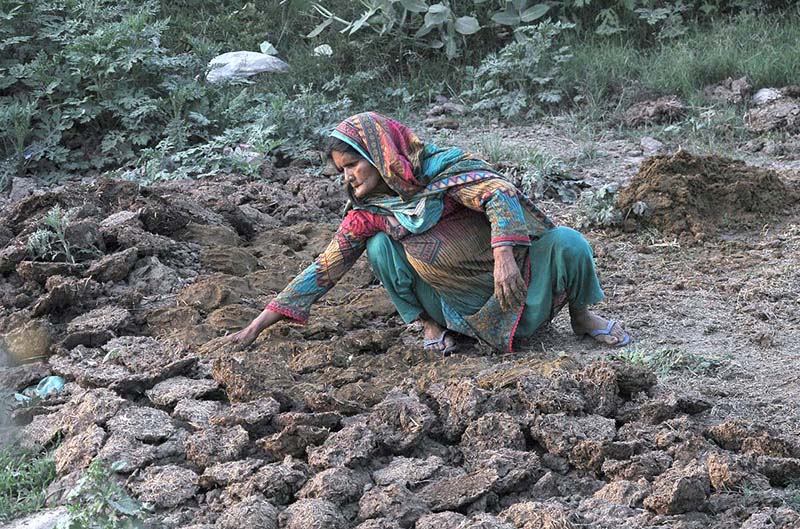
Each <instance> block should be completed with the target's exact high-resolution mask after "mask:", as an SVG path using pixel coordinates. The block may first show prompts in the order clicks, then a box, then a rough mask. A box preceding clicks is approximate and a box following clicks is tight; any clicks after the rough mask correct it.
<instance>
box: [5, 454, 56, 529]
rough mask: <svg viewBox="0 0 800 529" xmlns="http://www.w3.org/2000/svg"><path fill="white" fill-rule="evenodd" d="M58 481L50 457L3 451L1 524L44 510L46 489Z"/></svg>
mask: <svg viewBox="0 0 800 529" xmlns="http://www.w3.org/2000/svg"><path fill="white" fill-rule="evenodd" d="M55 477H56V465H55V463H54V462H53V458H52V457H51V456H50V454H46V453H38V452H26V451H20V450H19V449H16V448H14V447H12V446H4V447H2V448H0V522H7V521H9V520H12V519H14V518H18V517H20V516H24V515H26V514H29V513H32V512H36V511H38V510H39V509H41V508H43V507H44V503H45V498H46V492H47V487H48V485H50V483H51V482H52V481H53V480H54V479H55Z"/></svg>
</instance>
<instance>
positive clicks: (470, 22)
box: [455, 17, 481, 35]
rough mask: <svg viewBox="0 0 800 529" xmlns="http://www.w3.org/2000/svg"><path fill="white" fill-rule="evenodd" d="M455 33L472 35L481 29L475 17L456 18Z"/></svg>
mask: <svg viewBox="0 0 800 529" xmlns="http://www.w3.org/2000/svg"><path fill="white" fill-rule="evenodd" d="M455 28H456V31H458V32H459V33H461V34H462V35H472V34H473V33H477V32H478V30H480V29H481V25H480V24H479V23H478V19H477V18H475V17H458V18H457V19H456V24H455Z"/></svg>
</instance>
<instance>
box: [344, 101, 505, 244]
mask: <svg viewBox="0 0 800 529" xmlns="http://www.w3.org/2000/svg"><path fill="white" fill-rule="evenodd" d="M331 136H333V137H335V138H337V139H340V140H342V141H344V142H346V143H347V144H348V145H350V146H352V147H353V148H354V149H355V150H356V151H357V152H359V153H360V154H361V155H362V156H364V158H365V159H366V160H367V161H369V162H370V163H371V164H372V165H373V166H374V167H375V168H376V169H377V170H378V173H379V174H380V175H381V177H382V178H383V180H384V181H385V182H386V185H388V186H389V188H390V189H391V190H392V191H394V192H395V193H397V196H375V197H367V198H366V199H364V200H359V199H357V198H356V197H355V196H353V194H352V192H351V190H350V189H349V188H348V193H349V194H350V203H349V204H348V208H349V207H352V208H353V209H364V210H367V211H370V212H372V213H377V214H379V215H393V216H394V217H395V218H396V219H397V220H398V222H399V223H400V224H401V225H402V226H403V227H404V228H406V229H407V230H408V231H410V232H411V233H423V232H425V231H427V230H428V229H430V228H431V227H432V226H433V225H435V224H436V223H437V222H439V219H440V218H441V216H442V211H443V209H444V204H443V200H442V199H443V196H444V193H445V192H446V191H447V190H448V189H449V188H451V187H455V186H460V185H463V184H467V183H471V182H477V181H480V180H484V179H487V178H503V176H502V175H500V174H498V173H496V172H495V171H494V170H493V169H492V168H491V167H490V166H489V164H487V163H486V162H484V161H483V160H481V159H478V158H475V157H473V156H472V155H471V154H467V153H464V152H463V151H462V150H461V149H458V148H450V149H440V148H438V147H436V146H435V145H433V144H424V143H423V142H422V141H421V140H420V139H419V138H418V137H417V136H416V135H415V134H414V133H413V132H411V130H409V129H408V127H406V126H405V125H403V124H401V123H398V122H397V121H394V120H392V119H389V118H387V117H386V116H383V115H381V114H378V113H376V112H363V113H361V114H356V115H355V116H352V117H350V118H348V119H346V120H344V121H343V122H341V123H340V124H339V125H338V126H337V127H336V129H335V130H334V131H333V132H332V133H331Z"/></svg>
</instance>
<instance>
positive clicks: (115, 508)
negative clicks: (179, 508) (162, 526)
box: [57, 459, 150, 529]
mask: <svg viewBox="0 0 800 529" xmlns="http://www.w3.org/2000/svg"><path fill="white" fill-rule="evenodd" d="M122 465H124V463H122V462H118V463H114V464H113V465H112V466H111V467H110V468H109V467H107V466H105V465H104V464H103V463H101V462H100V461H99V460H97V459H95V460H94V461H92V463H91V464H90V465H89V467H88V468H87V469H86V472H85V473H84V475H83V477H81V478H80V479H79V480H78V482H77V483H76V485H75V487H74V488H73V489H72V490H71V491H70V492H69V493H68V494H67V512H68V513H69V517H68V518H67V519H65V520H63V521H62V522H60V523H59V525H58V526H57V529H139V528H142V527H144V520H145V517H146V516H147V514H148V513H149V512H150V509H149V508H148V507H147V506H146V505H143V504H142V503H140V502H138V501H137V500H135V499H133V498H132V497H131V496H130V495H129V494H128V493H127V492H125V489H123V488H122V486H120V485H119V484H118V483H117V482H116V481H114V475H113V474H114V472H115V471H116V470H119V468H122Z"/></svg>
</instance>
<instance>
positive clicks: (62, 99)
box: [0, 0, 208, 177]
mask: <svg viewBox="0 0 800 529" xmlns="http://www.w3.org/2000/svg"><path fill="white" fill-rule="evenodd" d="M6 5H8V7H7V8H6V9H5V10H4V11H5V20H4V22H3V25H2V26H0V49H2V50H3V59H0V71H1V72H2V74H3V76H2V78H0V108H3V111H2V112H0V144H2V147H3V153H4V156H3V157H4V158H8V159H10V160H11V161H12V163H11V165H12V170H13V171H14V172H15V173H17V174H22V173H24V172H26V171H36V172H38V173H39V174H40V175H41V174H45V175H50V176H51V177H58V176H63V175H65V174H72V173H80V172H85V171H87V170H89V169H103V168H106V167H109V166H110V165H114V164H119V163H124V162H126V161H130V160H132V159H134V157H135V156H136V153H137V151H138V150H139V149H141V148H143V147H145V146H147V145H151V144H153V143H155V142H157V141H159V140H160V139H161V138H163V137H164V135H165V134H169V133H174V131H175V129H176V128H180V129H181V133H182V134H183V135H184V136H185V137H189V136H191V135H192V134H194V133H196V132H197V131H195V130H194V129H199V130H203V129H204V128H205V127H206V125H207V124H208V123H206V122H205V121H204V120H202V119H200V118H199V116H197V115H195V114H193V112H192V111H193V110H194V108H193V107H194V106H195V103H196V102H198V101H199V100H202V99H203V98H204V95H205V94H204V92H205V90H204V88H203V87H202V85H200V83H199V82H198V81H196V80H194V79H193V77H192V76H193V74H195V73H196V72H197V70H198V68H199V66H198V64H197V63H196V62H195V61H194V59H193V58H192V57H191V56H190V55H186V54H179V55H173V54H171V53H169V51H168V50H166V49H165V48H163V47H162V46H161V44H160V41H161V37H162V34H163V33H164V32H165V30H166V29H167V21H166V20H159V19H157V17H156V14H157V11H158V4H157V3H156V2H154V1H146V2H133V1H132V0H127V1H124V0H123V1H119V2H117V1H111V0H97V1H95V2H89V3H84V2H77V1H75V0H54V1H44V0H33V1H20V0H10V1H9V2H6ZM178 122H180V124H181V126H180V127H178V126H177V125H176V123H178Z"/></svg>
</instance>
